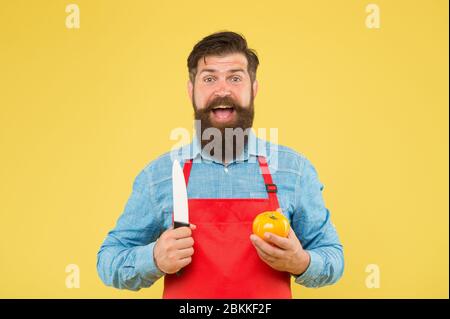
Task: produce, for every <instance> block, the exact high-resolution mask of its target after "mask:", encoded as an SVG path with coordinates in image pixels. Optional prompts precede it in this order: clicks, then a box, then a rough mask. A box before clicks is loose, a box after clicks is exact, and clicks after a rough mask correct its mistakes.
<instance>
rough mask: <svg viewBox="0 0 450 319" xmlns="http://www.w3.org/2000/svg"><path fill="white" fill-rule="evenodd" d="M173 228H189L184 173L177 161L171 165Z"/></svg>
mask: <svg viewBox="0 0 450 319" xmlns="http://www.w3.org/2000/svg"><path fill="white" fill-rule="evenodd" d="M172 195H173V228H178V227H183V226H188V227H189V209H188V197H187V190H186V181H185V179H184V173H183V170H182V169H181V166H180V163H179V162H178V160H174V161H173V164H172Z"/></svg>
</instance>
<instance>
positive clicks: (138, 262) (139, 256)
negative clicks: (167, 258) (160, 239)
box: [135, 242, 165, 281]
mask: <svg viewBox="0 0 450 319" xmlns="http://www.w3.org/2000/svg"><path fill="white" fill-rule="evenodd" d="M155 243H156V242H153V243H150V244H148V245H146V246H140V247H137V248H136V251H135V254H136V255H135V267H136V268H135V269H136V272H137V273H138V274H139V275H140V276H141V277H142V278H145V279H150V280H152V281H154V280H156V279H158V278H161V277H162V276H164V275H165V274H164V273H163V272H162V271H161V270H159V268H158V267H157V266H156V263H155V259H154V258H153V249H154V247H155Z"/></svg>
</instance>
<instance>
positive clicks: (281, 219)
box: [253, 211, 289, 239]
mask: <svg viewBox="0 0 450 319" xmlns="http://www.w3.org/2000/svg"><path fill="white" fill-rule="evenodd" d="M266 232H269V233H273V234H276V235H278V236H281V237H287V236H288V234H289V220H288V219H287V218H286V217H285V216H284V215H283V214H282V213H280V212H278V211H268V212H263V213H261V214H259V215H258V216H256V217H255V219H254V220H253V233H254V234H255V235H258V236H259V237H261V238H262V239H264V233H266Z"/></svg>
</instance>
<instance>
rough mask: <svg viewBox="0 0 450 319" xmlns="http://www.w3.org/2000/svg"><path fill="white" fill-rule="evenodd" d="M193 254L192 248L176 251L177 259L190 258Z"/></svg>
mask: <svg viewBox="0 0 450 319" xmlns="http://www.w3.org/2000/svg"><path fill="white" fill-rule="evenodd" d="M193 254H194V248H192V247H190V248H186V249H180V250H179V251H178V258H179V259H183V258H187V257H191V256H192V255H193Z"/></svg>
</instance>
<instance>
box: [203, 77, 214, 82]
mask: <svg viewBox="0 0 450 319" xmlns="http://www.w3.org/2000/svg"><path fill="white" fill-rule="evenodd" d="M213 80H214V77H212V76H205V77H204V78H203V82H206V83H210V82H212V81H213Z"/></svg>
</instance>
